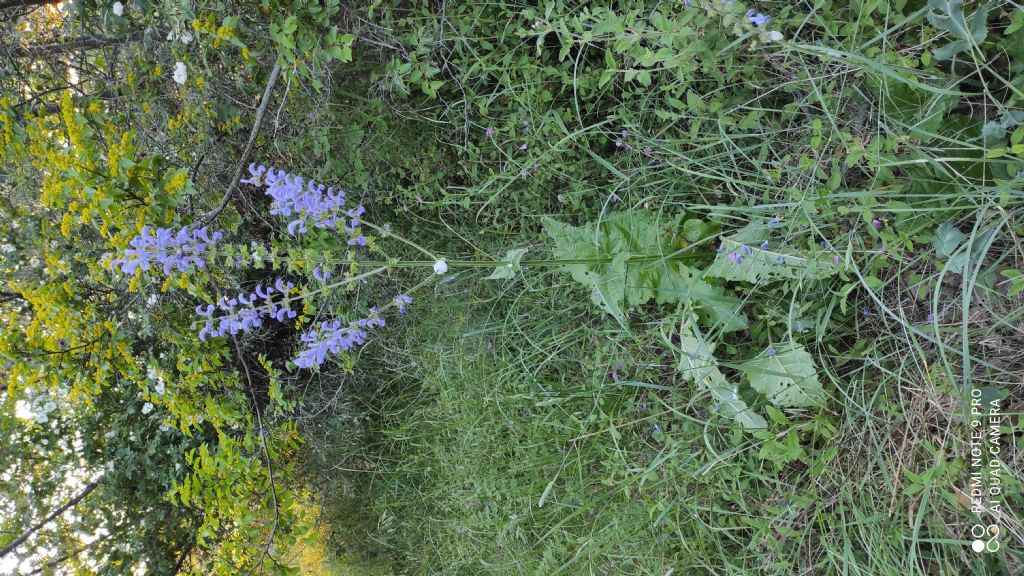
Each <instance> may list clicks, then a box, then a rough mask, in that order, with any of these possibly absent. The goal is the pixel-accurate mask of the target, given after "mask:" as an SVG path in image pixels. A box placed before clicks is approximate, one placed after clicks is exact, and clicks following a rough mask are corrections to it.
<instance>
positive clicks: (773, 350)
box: [768, 346, 777, 358]
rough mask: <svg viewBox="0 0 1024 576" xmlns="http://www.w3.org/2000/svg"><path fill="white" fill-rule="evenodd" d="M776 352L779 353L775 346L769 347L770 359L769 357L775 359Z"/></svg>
mask: <svg viewBox="0 0 1024 576" xmlns="http://www.w3.org/2000/svg"><path fill="white" fill-rule="evenodd" d="M776 352H777V351H776V350H775V346H769V347H768V357H769V358H774V357H775V354H776Z"/></svg>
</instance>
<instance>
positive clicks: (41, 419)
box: [36, 412, 50, 424]
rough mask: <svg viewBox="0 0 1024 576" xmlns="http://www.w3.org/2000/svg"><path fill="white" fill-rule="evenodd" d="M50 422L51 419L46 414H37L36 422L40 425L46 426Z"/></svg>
mask: <svg viewBox="0 0 1024 576" xmlns="http://www.w3.org/2000/svg"><path fill="white" fill-rule="evenodd" d="M49 420H50V417H49V416H47V415H46V413H45V412H40V413H38V414H36V422H38V423H40V424H46V423H47V422H48V421H49Z"/></svg>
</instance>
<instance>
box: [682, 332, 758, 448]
mask: <svg viewBox="0 0 1024 576" xmlns="http://www.w3.org/2000/svg"><path fill="white" fill-rule="evenodd" d="M699 330H700V329H699V328H698V327H697V323H696V321H695V318H693V317H692V316H691V317H690V318H689V319H682V320H680V333H679V351H680V360H679V373H680V374H682V376H683V378H684V379H685V380H687V381H689V382H693V383H694V384H699V385H702V386H704V387H706V388H707V389H708V390H709V391H710V392H711V395H712V397H713V398H714V399H715V401H716V402H718V403H719V411H720V412H721V414H722V415H723V416H725V417H726V418H733V419H735V420H736V422H738V423H739V424H740V425H741V426H743V428H744V429H747V430H759V429H763V428H766V427H767V426H768V424H767V423H766V422H765V420H764V418H762V417H761V416H760V415H759V414H757V413H756V412H754V411H753V410H752V409H751V408H750V407H748V406H747V403H746V402H744V401H743V399H741V398H740V397H739V393H738V388H739V387H738V386H737V385H736V384H730V383H729V381H728V380H727V379H726V377H725V375H724V374H722V371H721V370H719V369H718V360H717V359H715V357H714V351H715V349H714V347H713V346H712V345H710V344H708V342H707V340H706V339H705V338H704V336H703V335H702V334H701V333H700V331H699Z"/></svg>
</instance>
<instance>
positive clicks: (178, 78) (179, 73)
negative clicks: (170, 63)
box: [173, 62, 188, 85]
mask: <svg viewBox="0 0 1024 576" xmlns="http://www.w3.org/2000/svg"><path fill="white" fill-rule="evenodd" d="M173 78H174V81H175V82H177V83H178V84H182V85H184V84H185V81H186V80H188V72H186V70H185V63H184V62H175V63H174V75H173Z"/></svg>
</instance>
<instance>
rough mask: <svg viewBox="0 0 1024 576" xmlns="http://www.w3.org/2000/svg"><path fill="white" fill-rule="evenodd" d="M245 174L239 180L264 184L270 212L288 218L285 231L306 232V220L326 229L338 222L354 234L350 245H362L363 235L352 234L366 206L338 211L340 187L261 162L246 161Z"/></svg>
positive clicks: (342, 197) (342, 203) (342, 194)
mask: <svg viewBox="0 0 1024 576" xmlns="http://www.w3.org/2000/svg"><path fill="white" fill-rule="evenodd" d="M249 174H250V177H249V178H248V179H245V180H242V182H244V183H247V184H252V185H254V186H266V188H267V190H266V194H267V195H268V196H270V198H271V200H272V202H271V206H270V213H271V214H274V215H276V216H285V217H289V218H292V220H291V222H289V223H288V233H289V234H291V235H293V236H294V235H296V234H304V233H306V232H308V230H309V229H308V228H307V224H308V225H310V226H313V227H315V228H326V229H334V228H337V227H338V225H339V224H341V225H343V226H344V227H345V231H346V232H349V233H350V234H355V235H354V236H353V238H352V239H350V240H349V245H350V246H355V245H358V246H366V237H365V236H363V235H361V234H356V232H358V230H357V228H358V227H359V217H360V216H362V215H363V213H364V212H365V211H366V209H365V208H363V207H362V206H358V207H356V208H350V209H348V210H347V211H345V212H342V210H343V209H344V206H345V191H344V190H342V189H340V188H339V189H338V190H335V189H334V188H333V187H330V188H329V187H327V186H325V185H323V184H320V183H318V182H316V181H315V180H307V179H306V178H303V177H302V176H299V175H296V174H289V173H288V172H285V171H284V170H277V169H274V168H267V167H266V166H263V165H259V166H257V165H256V164H250V165H249ZM346 216H347V217H348V218H347V219H346Z"/></svg>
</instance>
